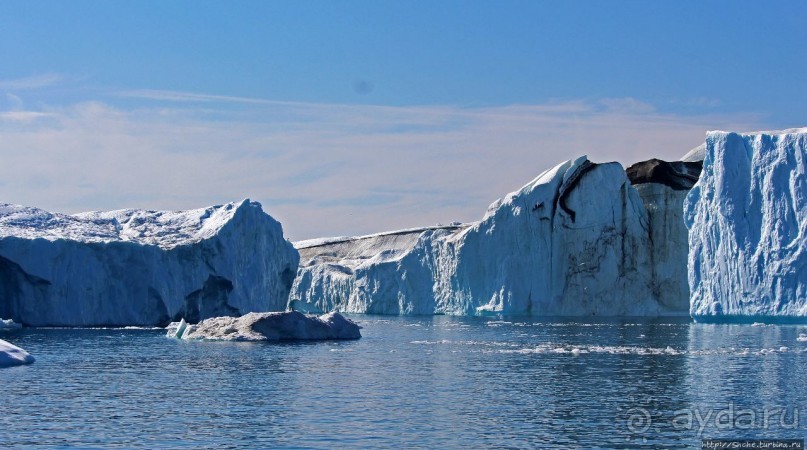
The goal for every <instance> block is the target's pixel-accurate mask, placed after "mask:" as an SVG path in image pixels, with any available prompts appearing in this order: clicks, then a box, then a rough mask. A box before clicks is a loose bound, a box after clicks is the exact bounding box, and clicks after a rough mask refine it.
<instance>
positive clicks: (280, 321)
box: [168, 311, 361, 341]
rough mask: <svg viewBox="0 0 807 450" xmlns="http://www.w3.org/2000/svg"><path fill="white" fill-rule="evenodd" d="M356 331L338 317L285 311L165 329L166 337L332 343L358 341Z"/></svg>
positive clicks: (344, 319)
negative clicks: (324, 341)
mask: <svg viewBox="0 0 807 450" xmlns="http://www.w3.org/2000/svg"><path fill="white" fill-rule="evenodd" d="M183 322H184V321H183ZM172 325H174V324H172ZM360 329H361V327H360V326H359V325H357V324H356V323H355V322H353V321H351V320H349V319H346V318H345V317H343V316H342V315H341V314H339V313H331V314H326V315H323V316H321V317H313V316H307V315H305V314H303V313H300V312H297V311H287V312H269V313H249V314H246V315H244V316H241V317H213V318H210V319H205V320H203V321H201V322H199V323H198V324H196V325H186V327H184V328H183V326H182V323H179V324H176V327H173V326H170V327H169V329H168V336H169V337H177V338H180V339H186V340H219V341H286V340H332V339H359V338H361V332H360V331H359V330H360Z"/></svg>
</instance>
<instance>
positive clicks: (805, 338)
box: [796, 334, 807, 342]
mask: <svg viewBox="0 0 807 450" xmlns="http://www.w3.org/2000/svg"><path fill="white" fill-rule="evenodd" d="M796 340H797V341H799V342H807V334H800V335H799V337H797V338H796Z"/></svg>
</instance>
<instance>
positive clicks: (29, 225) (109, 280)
mask: <svg viewBox="0 0 807 450" xmlns="http://www.w3.org/2000/svg"><path fill="white" fill-rule="evenodd" d="M298 259H299V255H298V253H297V251H296V250H295V249H294V248H293V246H292V245H291V244H290V243H289V242H288V241H286V240H285V239H284V238H283V230H282V228H281V225H280V223H279V222H277V221H276V220H274V219H273V218H272V217H270V216H269V215H267V214H266V213H264V212H263V210H262V208H261V205H260V204H259V203H256V202H251V201H249V200H244V201H242V202H240V203H230V204H227V205H222V206H215V207H210V208H203V209H197V210H191V211H180V212H164V211H140V210H121V211H112V212H99V213H84V214H77V215H72V216H69V215H63V214H52V213H48V212H46V211H42V210H39V209H36V208H26V207H21V206H16V205H8V204H0V317H7V318H11V319H13V320H14V321H15V322H19V323H22V324H25V325H29V326H97V325H164V324H167V323H168V322H170V321H171V320H173V319H178V318H185V319H187V320H189V321H193V322H195V321H198V320H201V319H204V318H207V317H215V316H222V315H241V314H245V313H248V312H252V311H279V310H283V309H285V306H286V301H287V297H288V292H289V289H290V288H291V285H292V282H293V278H294V275H295V272H296V270H297V264H298Z"/></svg>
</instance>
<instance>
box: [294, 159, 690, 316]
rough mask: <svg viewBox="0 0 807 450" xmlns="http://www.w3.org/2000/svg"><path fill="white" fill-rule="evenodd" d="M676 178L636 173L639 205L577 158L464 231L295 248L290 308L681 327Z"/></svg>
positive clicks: (600, 169) (629, 188)
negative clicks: (658, 321) (636, 319)
mask: <svg viewBox="0 0 807 450" xmlns="http://www.w3.org/2000/svg"><path fill="white" fill-rule="evenodd" d="M665 167H667V166H665ZM676 167H677V166H676ZM683 167H684V168H681V167H678V170H677V172H676V170H672V171H668V173H667V175H668V176H667V177H666V178H664V177H661V176H655V175H653V174H652V173H651V172H653V171H652V170H648V171H646V172H648V173H647V174H646V175H647V176H646V177H645V179H642V180H637V181H638V182H639V183H644V184H658V185H659V186H658V187H649V188H647V189H645V191H646V195H644V196H642V195H640V191H637V189H636V188H634V186H633V185H632V184H631V182H630V181H629V179H628V176H627V175H626V173H625V170H623V168H622V166H620V165H619V164H618V163H606V164H594V163H592V162H590V161H589V160H588V159H587V158H586V157H581V158H578V159H576V160H574V161H567V162H564V163H562V164H559V165H558V166H556V167H554V168H552V169H550V170H548V171H546V172H544V173H543V174H541V175H540V176H538V177H537V178H536V179H535V180H533V181H532V182H530V183H529V184H527V185H526V186H524V187H523V188H521V189H520V190H518V191H516V192H513V193H511V194H509V195H507V196H506V197H505V198H504V199H503V200H497V201H496V202H494V203H493V204H492V205H491V206H490V207H489V209H488V211H487V213H486V214H485V217H484V218H483V219H482V220H481V221H479V222H476V223H473V224H465V225H456V226H448V227H433V228H429V229H423V230H403V231H400V232H392V233H382V234H378V235H371V236H364V237H360V238H340V239H332V240H317V241H306V242H300V243H297V244H296V247H297V248H298V250H299V251H300V254H301V265H300V268H299V270H298V275H297V278H296V280H295V283H294V286H293V288H292V291H291V294H290V297H289V300H290V306H291V307H292V308H293V309H297V310H302V311H309V312H324V311H347V312H354V313H379V314H456V315H476V314H485V313H507V314H532V315H544V316H581V315H587V316H590V315H598V316H667V315H674V316H681V315H686V314H687V312H688V302H687V299H688V286H687V283H686V244H685V242H686V229H685V228H684V225H683V220H682V218H681V215H680V213H678V214H676V213H674V212H672V211H673V210H675V209H676V208H677V209H678V210H679V211H680V210H681V208H682V207H683V205H682V204H683V193H678V191H682V192H686V190H685V189H686V188H687V187H685V186H679V185H675V186H669V185H670V184H675V183H679V184H680V183H682V182H681V180H680V178H686V179H689V181H685V182H683V183H684V184H686V183H688V184H689V185H691V184H692V183H693V182H694V180H692V179H691V175H692V174H691V173H690V172H689V167H688V166H686V165H684V166H683ZM673 169H675V167H673ZM693 170H694V169H693ZM661 171H662V170H659V173H660V172H661ZM695 177H696V175H695ZM671 180H672V181H671ZM665 183H666V184H665ZM650 207H652V208H655V209H652V211H653V212H652V213H651V214H648V209H650ZM670 220H672V221H676V220H677V221H678V223H677V224H676V225H670V224H668V223H667V221H670ZM682 233H683V234H682ZM671 234H672V235H673V236H672V238H670V236H668V235H671ZM680 241H683V242H684V244H683V247H681V246H678V244H680ZM670 279H673V281H672V282H668V281H669V280H670Z"/></svg>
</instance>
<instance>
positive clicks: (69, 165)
mask: <svg viewBox="0 0 807 450" xmlns="http://www.w3.org/2000/svg"><path fill="white" fill-rule="evenodd" d="M151 92H152V93H153V94H154V95H153V96H152V97H153V98H152V97H147V96H144V95H141V96H140V97H139V98H144V99H145V98H152V99H153V100H159V101H155V102H154V103H153V104H152V105H151V106H145V107H143V106H142V105H140V106H138V107H137V108H124V107H121V106H115V105H114V99H112V100H108V101H106V102H99V101H92V102H82V103H76V104H72V105H67V106H50V107H47V108H43V109H42V110H40V111H9V112H5V113H0V114H2V115H0V118H2V119H7V120H5V121H2V120H0V154H1V155H2V158H3V164H2V165H0V180H3V181H4V182H5V185H2V186H0V200H3V201H10V202H15V203H23V204H31V205H36V206H40V207H44V208H47V209H51V210H56V211H63V212H78V211H82V210H90V209H115V208H122V207H148V208H167V209H181V208H190V207H198V206H202V205H207V204H212V203H219V202H225V201H231V200H235V199H240V198H244V197H251V198H253V199H255V200H259V201H262V202H263V203H264V207H265V209H266V210H267V212H269V213H270V214H272V215H273V216H275V217H276V218H278V219H279V220H281V221H282V222H283V225H284V229H285V231H286V233H287V235H288V236H290V237H291V238H293V239H303V238H311V237H317V236H323V235H348V234H364V233H369V232H373V231H382V230H387V229H394V228H405V227H411V226H419V225H431V224H435V223H437V222H442V223H448V222H451V221H454V220H459V221H470V220H477V219H479V218H480V217H481V216H482V215H483V214H484V211H485V209H486V207H487V206H488V204H489V203H491V202H492V201H493V200H495V199H496V198H498V197H502V196H504V195H505V194H506V193H507V192H509V191H512V190H514V189H517V188H518V187H520V186H521V185H522V184H523V183H526V182H528V181H529V180H531V179H532V178H534V177H535V176H536V175H537V174H538V173H540V172H541V171H543V170H544V169H546V168H548V167H550V166H552V165H554V164H556V163H557V162H559V161H562V160H565V159H570V158H573V157H575V156H578V155H581V154H588V155H589V157H590V158H591V159H592V160H594V161H610V160H617V161H621V162H622V163H623V164H629V163H632V162H635V161H640V160H644V159H648V158H651V157H658V158H663V159H677V158H679V157H680V156H682V155H683V154H684V153H686V151H687V150H689V149H690V148H692V147H695V146H697V145H698V144H699V143H700V142H701V141H702V140H703V137H704V133H705V131H706V130H708V129H715V128H718V129H720V128H722V129H740V130H744V129H755V128H765V126H766V124H765V123H764V122H763V121H762V120H761V118H760V117H758V116H754V115H740V114H734V115H730V116H726V115H724V116H718V115H712V116H705V115H703V116H680V115H674V114H665V113H662V112H659V110H658V109H656V108H652V106H651V107H646V106H643V104H641V102H638V101H634V100H633V99H627V100H623V101H618V100H613V99H611V100H608V101H607V102H606V103H602V102H599V101H579V100H575V101H554V102H548V103H546V104H540V105H512V106H501V107H485V108H462V107H451V106H440V107H428V106H421V107H390V106H368V105H327V104H307V103H295V102H273V101H264V100H258V99H241V98H240V97H228V96H219V95H205V94H189V93H172V94H169V93H165V92H163V91H151ZM184 98H187V99H194V98H198V99H199V100H198V101H197V100H187V101H186V100H180V99H184ZM175 99H176V100H175ZM164 100H168V101H169V104H168V105H166V104H165V102H164ZM242 100H248V101H242ZM188 102H191V103H188ZM198 102H202V103H204V105H203V106H200V105H199V103H198ZM221 102H235V103H238V104H241V105H243V107H242V108H235V109H233V108H219V107H218V105H217V103H221ZM607 105H610V107H609V106H607ZM26 114H28V115H29V116H28V119H29V120H28V121H19V122H14V119H15V118H16V119H24V118H25V117H26ZM31 114H34V115H31ZM35 114H40V116H36V115H35ZM41 115H49V117H48V118H47V120H35V119H37V118H38V117H41Z"/></svg>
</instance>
